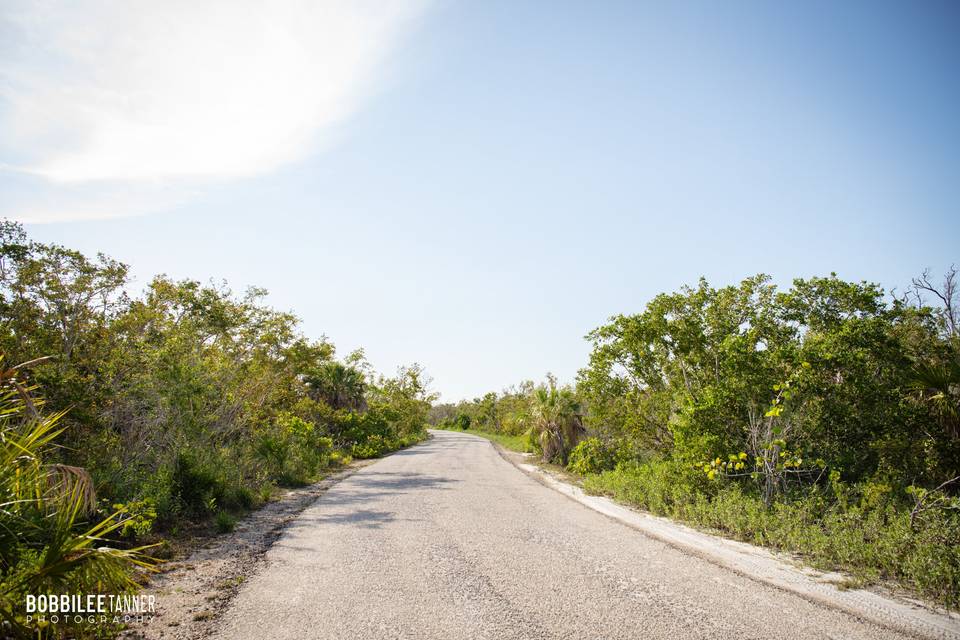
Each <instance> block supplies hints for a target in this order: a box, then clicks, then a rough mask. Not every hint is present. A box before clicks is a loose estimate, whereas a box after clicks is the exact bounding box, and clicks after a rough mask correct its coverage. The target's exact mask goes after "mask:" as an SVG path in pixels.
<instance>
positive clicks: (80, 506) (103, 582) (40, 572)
mask: <svg viewBox="0 0 960 640" xmlns="http://www.w3.org/2000/svg"><path fill="white" fill-rule="evenodd" d="M4 365H5V363H3V362H2V361H0V629H2V635H3V636H4V637H8V636H12V637H23V638H27V637H38V631H37V630H36V629H35V628H34V627H33V625H32V624H30V623H29V622H28V621H27V620H26V617H25V616H26V612H25V611H24V609H23V603H24V599H25V596H26V595H27V594H34V595H35V594H38V593H40V594H47V593H73V592H86V593H98V592H101V593H102V592H107V593H117V594H119V593H130V592H132V591H135V590H136V589H137V588H138V586H139V585H138V584H137V582H136V581H135V575H134V570H135V569H138V568H140V569H148V568H149V567H150V566H151V565H152V561H151V560H150V558H148V557H147V556H146V555H144V551H145V550H144V549H142V548H131V547H130V546H129V545H125V544H122V543H119V542H116V541H113V542H111V541H110V538H111V537H113V538H116V537H118V536H119V535H121V534H122V533H123V532H124V529H126V528H127V525H130V526H132V527H134V528H135V527H136V525H137V524H138V523H139V522H142V519H141V520H139V521H138V520H136V519H134V518H131V517H130V516H129V514H128V513H124V512H110V511H109V510H108V511H101V510H100V508H99V506H98V505H97V503H96V501H95V498H94V492H93V487H92V486H91V483H90V478H89V476H88V475H87V474H86V472H85V471H84V470H82V469H78V468H75V467H65V466H58V465H55V464H52V463H51V461H52V460H53V459H55V458H54V457H53V456H52V455H51V454H52V453H53V450H54V443H55V441H56V439H57V438H58V436H60V434H61V432H62V429H63V426H61V424H60V423H61V419H62V414H42V413H39V412H38V411H37V407H38V406H39V405H40V402H39V400H38V399H37V398H35V397H31V395H30V393H29V390H28V389H27V387H26V385H25V384H24V383H23V382H22V381H19V380H18V372H17V371H15V370H14V369H10V368H7V367H6V366H4ZM61 631H62V632H63V633H64V634H70V635H77V634H80V633H82V632H83V626H82V625H80V626H78V625H77V624H76V623H75V622H74V621H72V620H66V621H65V622H64V623H63V625H62V627H61ZM103 631H104V632H107V631H108V629H103Z"/></svg>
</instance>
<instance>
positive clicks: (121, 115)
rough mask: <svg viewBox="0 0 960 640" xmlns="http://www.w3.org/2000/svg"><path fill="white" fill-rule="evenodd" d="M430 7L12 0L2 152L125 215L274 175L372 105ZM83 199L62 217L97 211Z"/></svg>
mask: <svg viewBox="0 0 960 640" xmlns="http://www.w3.org/2000/svg"><path fill="white" fill-rule="evenodd" d="M425 1H426V0H396V1H393V2H386V1H384V2H379V1H370V0H342V1H340V0H332V1H330V0H327V1H323V2H319V1H308V0H304V1H297V0H290V1H283V0H264V1H258V0H251V1H246V2H239V1H237V0H231V1H224V2H221V1H205V0H193V1H187V2H181V1H177V0H164V1H163V2H138V1H131V0H117V1H115V2H109V1H97V0H79V1H78V0H74V1H68V0H64V1H62V2H49V1H48V2H42V1H41V2H38V1H36V0H34V1H29V0H28V1H24V2H5V3H4V4H3V6H2V8H0V14H2V16H0V18H2V21H3V24H2V26H0V39H2V40H5V41H6V42H7V44H5V45H4V49H5V50H3V51H0V140H3V142H2V143H0V153H2V154H3V157H4V159H5V163H6V165H7V170H8V171H9V170H10V169H11V168H12V169H13V170H14V171H16V172H23V173H27V174H32V175H34V176H37V177H39V178H41V179H42V180H43V182H44V183H45V184H47V185H48V186H49V188H50V189H52V190H56V189H58V188H59V189H61V190H63V193H64V196H68V195H69V194H70V193H75V192H76V191H77V186H78V185H84V184H87V183H97V187H96V188H95V189H93V190H92V191H94V192H96V193H99V194H101V196H104V197H107V198H108V199H110V200H111V201H112V202H111V206H108V207H107V208H108V209H111V213H110V214H109V215H117V211H118V209H116V207H117V206H118V205H117V202H119V203H121V204H120V205H119V210H123V209H125V208H126V207H127V206H133V207H134V208H135V207H136V190H137V188H136V187H137V185H145V187H146V190H148V191H151V192H156V190H157V188H158V185H161V186H162V188H163V189H164V190H169V188H170V185H175V184H177V183H178V182H189V183H190V184H191V185H196V184H197V181H198V180H200V181H203V180H211V179H215V180H221V179H230V178H240V177H246V176H252V175H257V174H261V173H265V172H269V171H271V170H273V169H276V168H277V167H279V166H282V165H284V164H285V163H289V162H291V161H294V160H296V159H298V158H300V157H303V156H304V155H305V154H306V153H307V152H309V151H310V150H312V149H314V148H315V147H316V145H318V144H321V143H323V141H324V139H325V137H326V136H325V135H324V134H329V132H330V128H331V126H332V125H335V124H336V123H338V122H340V121H342V120H343V119H344V118H346V117H347V116H349V115H350V114H351V113H352V112H354V111H355V110H356V109H357V108H358V106H359V104H360V103H361V101H362V99H363V98H364V96H365V95H367V94H368V93H369V91H370V90H371V89H373V88H375V87H374V86H373V84H374V81H375V80H376V76H377V75H378V74H377V71H378V69H379V68H380V67H381V66H382V65H383V63H384V60H385V57H386V55H387V54H388V52H389V51H390V50H391V47H393V46H394V45H395V44H396V41H397V40H398V38H400V37H401V36H402V35H403V33H404V32H405V30H406V29H407V28H408V27H409V25H410V23H411V21H412V20H413V19H415V18H416V17H417V16H418V14H419V13H420V12H421V10H422V8H423V4H424V2H425ZM11 43H12V44H11ZM110 185H113V186H115V187H116V190H117V192H118V193H120V194H121V196H120V197H115V196H113V195H110V194H111V193H112V192H113V188H114V187H113V186H110ZM80 191H83V189H81V190H80ZM153 195H155V193H153ZM62 199H64V198H58V197H55V196H49V195H48V200H52V201H56V200H62ZM111 207H112V208H111ZM27 209H30V207H29V206H28V207H27ZM41 209H42V206H41ZM75 209H76V214H72V213H66V214H63V213H57V214H55V215H54V216H53V217H56V218H63V217H64V216H66V217H68V218H70V217H74V218H83V217H89V216H90V215H91V214H90V210H91V209H93V210H97V205H96V203H85V204H83V205H82V206H77V207H76V208H75ZM129 213H130V214H135V213H138V211H129ZM102 215H105V214H98V215H96V216H95V217H101V216H102ZM21 217H22V216H21ZM28 217H32V218H34V219H37V218H38V217H39V216H29V215H28ZM43 217H46V218H49V217H50V215H48V214H44V215H43Z"/></svg>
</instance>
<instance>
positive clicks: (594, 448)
mask: <svg viewBox="0 0 960 640" xmlns="http://www.w3.org/2000/svg"><path fill="white" fill-rule="evenodd" d="M614 466H616V458H615V455H614V451H613V450H612V449H611V448H610V447H608V446H607V445H606V444H604V443H603V442H602V441H601V440H600V439H599V438H586V439H584V440H581V441H580V443H579V444H578V445H577V446H575V447H574V448H573V450H572V451H571V452H570V458H569V460H568V461H567V469H568V470H569V471H572V472H574V473H579V474H580V475H587V474H589V473H600V472H602V471H607V470H609V469H613V467H614Z"/></svg>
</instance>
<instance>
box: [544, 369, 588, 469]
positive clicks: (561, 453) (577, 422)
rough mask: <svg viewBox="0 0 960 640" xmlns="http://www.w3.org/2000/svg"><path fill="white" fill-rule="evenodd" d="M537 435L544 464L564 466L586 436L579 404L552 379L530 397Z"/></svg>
mask: <svg viewBox="0 0 960 640" xmlns="http://www.w3.org/2000/svg"><path fill="white" fill-rule="evenodd" d="M530 411H531V415H532V418H533V430H534V434H535V436H536V437H537V439H538V440H539V442H540V448H541V451H542V452H543V460H544V462H558V463H560V464H562V465H564V466H566V464H567V457H568V456H569V455H570V452H571V451H572V450H573V448H574V447H576V446H577V443H578V442H580V439H581V438H582V437H583V436H584V434H585V433H586V430H585V429H584V428H583V419H582V413H581V410H580V403H579V402H578V401H577V399H576V396H575V395H574V393H573V390H572V389H570V388H569V387H558V386H557V383H556V380H555V379H554V378H553V377H552V376H549V377H548V378H547V383H546V384H545V385H541V386H539V387H537V388H536V390H535V391H534V393H533V396H532V397H531V410H530Z"/></svg>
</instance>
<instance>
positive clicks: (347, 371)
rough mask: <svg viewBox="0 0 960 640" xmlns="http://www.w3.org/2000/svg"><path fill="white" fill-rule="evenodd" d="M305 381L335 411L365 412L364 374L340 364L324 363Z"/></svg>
mask: <svg viewBox="0 0 960 640" xmlns="http://www.w3.org/2000/svg"><path fill="white" fill-rule="evenodd" d="M305 381H306V383H307V385H308V386H309V387H310V389H311V390H312V391H313V393H314V394H315V395H316V396H317V397H318V398H319V399H320V400H323V401H324V402H326V403H327V404H328V405H329V406H330V407H331V408H333V409H348V410H350V411H364V410H366V408H367V402H366V399H365V397H364V393H365V391H366V386H367V385H366V382H365V381H364V378H363V372H362V371H359V370H358V369H354V368H353V367H349V366H347V365H345V364H342V363H340V362H324V363H323V364H321V365H320V366H319V367H317V368H316V369H315V370H314V371H313V372H312V373H311V374H310V375H307V376H306V377H305Z"/></svg>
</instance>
